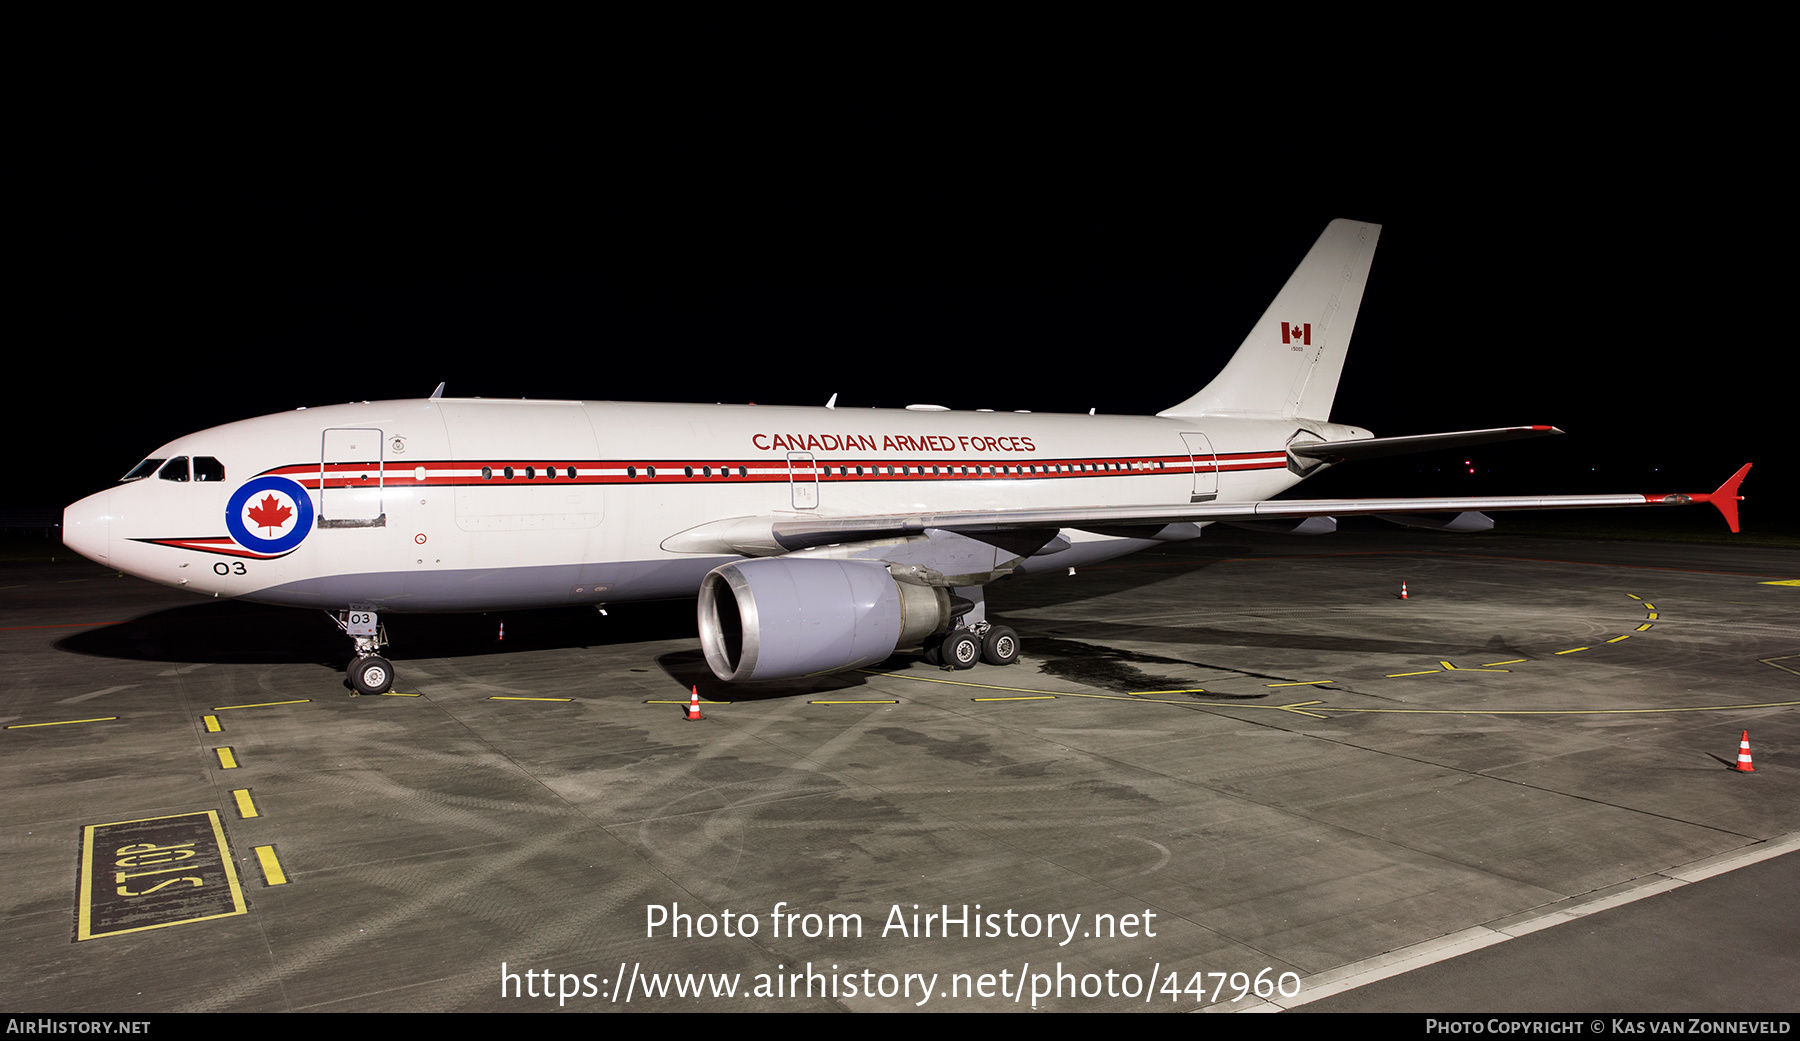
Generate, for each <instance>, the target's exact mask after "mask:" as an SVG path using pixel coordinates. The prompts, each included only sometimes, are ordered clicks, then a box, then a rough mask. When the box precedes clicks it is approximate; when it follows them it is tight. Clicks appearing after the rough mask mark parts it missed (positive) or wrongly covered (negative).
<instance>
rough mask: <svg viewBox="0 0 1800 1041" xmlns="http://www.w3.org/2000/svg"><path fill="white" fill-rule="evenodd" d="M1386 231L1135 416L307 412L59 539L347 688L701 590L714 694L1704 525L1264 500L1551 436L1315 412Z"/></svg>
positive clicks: (139, 487) (1620, 502)
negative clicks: (414, 650) (1162, 595)
mask: <svg viewBox="0 0 1800 1041" xmlns="http://www.w3.org/2000/svg"><path fill="white" fill-rule="evenodd" d="M1379 234H1380V226H1379V225H1376V224H1370V223H1364V222H1358V221H1352V220H1335V221H1332V222H1331V223H1330V224H1329V225H1328V226H1327V227H1326V229H1325V231H1324V233H1323V234H1322V235H1321V236H1320V237H1319V239H1318V241H1317V242H1316V243H1315V244H1314V245H1313V247H1312V249H1311V250H1310V251H1309V252H1308V253H1307V254H1306V256H1305V258H1304V259H1303V260H1302V261H1301V263H1300V265H1299V267H1298V268H1297V269H1296V270H1295V271H1294V273H1293V275H1292V276H1291V277H1290V278H1289V279H1288V281H1287V283H1286V284H1285V285H1284V287H1283V288H1282V289H1281V291H1280V292H1279V293H1278V294H1277V295H1276V297H1275V299H1274V301H1273V302H1272V303H1271V304H1270V306H1269V308H1268V310H1267V311H1266V312H1264V314H1263V317H1262V318H1261V320H1259V321H1258V322H1257V324H1256V325H1255V327H1254V328H1253V329H1252V330H1251V331H1250V333H1249V335H1248V336H1247V337H1246V338H1245V340H1244V342H1243V343H1242V345H1241V346H1239V348H1238V349H1237V351H1236V353H1235V354H1233V356H1232V357H1231V359H1230V361H1229V362H1228V363H1227V364H1226V365H1225V367H1224V369H1223V371H1221V372H1220V373H1219V375H1218V376H1217V377H1216V378H1215V379H1213V380H1212V382H1210V383H1208V384H1206V386H1205V387H1203V388H1202V389H1201V390H1200V391H1199V392H1198V393H1196V394H1194V395H1193V396H1191V397H1189V398H1187V399H1186V400H1184V401H1181V402H1180V403H1178V404H1176V405H1173V406H1171V407H1169V408H1167V409H1164V410H1163V411H1161V412H1158V413H1156V414H1155V415H1153V416H1099V415H1094V414H1091V413H1090V414H1088V415H1045V414H1033V413H1020V412H1013V413H1006V412H988V411H982V412H952V411H949V410H947V409H943V408H941V407H938V406H932V405H910V406H907V407H906V408H900V409H860V408H859V409H847V408H838V407H836V399H835V395H834V396H833V400H832V401H830V402H828V403H827V404H826V405H825V406H824V407H822V408H821V407H773V406H761V405H726V404H716V405H678V404H654V403H644V402H624V401H593V402H584V401H552V400H516V401H515V400H499V399H483V398H450V397H444V396H442V392H443V389H444V388H443V386H442V385H440V386H439V387H438V390H437V392H436V393H434V394H433V395H431V396H430V397H428V398H423V399H415V400H404V401H380V402H367V401H365V402H356V403H351V404H345V405H332V406H326V407H320V408H301V409H297V410H295V411H292V412H287V413H282V414H279V415H272V416H264V417H261V418H257V419H249V420H244V421H241V422H236V423H229V424H226V425H224V426H219V427H214V428H212V429H209V430H203V431H200V432H199V433H195V434H190V435H187V436H185V437H180V438H177V439H175V440H174V441H171V442H169V443H168V444H166V445H164V446H162V447H161V448H159V449H157V450H156V451H155V452H154V453H152V454H151V455H150V456H149V457H148V458H146V459H144V460H143V462H141V463H139V464H138V465H137V466H136V467H134V468H133V469H132V470H131V471H130V472H128V473H127V474H126V475H125V476H124V477H123V478H121V479H120V481H119V483H118V484H116V485H114V486H112V487H110V488H108V489H106V490H103V491H100V492H98V493H96V494H93V495H90V496H88V497H86V498H84V499H81V500H80V501H78V502H76V503H74V504H72V505H70V506H69V507H68V508H67V509H66V510H65V512H64V516H63V532H64V536H63V538H64V542H65V543H66V544H67V545H68V546H69V547H70V548H71V549H74V550H75V551H77V552H79V553H81V554H82V555H83V556H86V557H88V558H89V559H91V560H94V561H96V562H98V563H101V564H103V565H106V566H108V567H111V568H115V569H117V570H119V571H122V572H125V573H129V574H132V575H136V576H138V577H140V578H145V579H148V580H150V581H153V582H159V583H162V584H164V585H169V586H175V587H179V588H183V589H189V590H192V591H194V592H196V593H201V594H210V595H212V596H215V597H235V598H239V599H244V600H252V601H257V602H261V603H267V604H278V605H285V606H290V607H315V608H321V609H324V610H326V611H327V612H328V613H331V614H332V616H333V618H334V620H335V621H336V622H337V624H338V625H339V626H340V627H341V628H342V629H343V630H344V631H345V633H346V634H347V635H348V636H349V637H350V638H351V640H352V642H353V645H354V651H353V657H352V660H351V662H350V665H349V668H348V670H347V682H348V684H349V685H350V687H351V688H352V689H353V690H354V691H355V692H357V693H361V694H379V693H384V692H386V691H387V690H388V689H390V687H391V686H392V684H393V682H394V668H393V665H392V663H391V662H389V661H388V660H387V659H386V658H384V657H382V656H381V655H380V654H378V653H377V652H378V651H380V650H381V649H382V648H383V647H384V646H385V645H386V633H385V628H384V627H383V626H382V624H381V621H380V616H381V614H383V613H388V612H395V613H407V612H420V613H429V612H438V613H453V612H478V611H493V610H500V609H506V608H539V607H555V606H567V605H592V606H594V607H598V608H602V609H604V605H606V604H608V603H614V602H625V601H633V600H652V599H673V598H685V597H690V596H695V595H696V594H697V595H698V598H699V599H698V613H699V626H700V637H701V645H702V648H703V650H704V652H705V656H706V660H707V663H708V665H709V666H710V667H711V669H712V671H713V672H714V674H715V675H717V676H718V677H719V678H720V679H721V680H723V681H726V682H729V683H741V682H757V681H789V682H792V681H797V680H802V679H806V678H810V677H815V676H820V675H825V674H829V673H834V672H839V671H844V670H849V669H855V668H858V667H863V666H867V665H871V664H874V663H876V662H880V661H883V660H885V659H887V658H888V657H889V656H891V655H892V654H893V653H894V652H895V651H896V650H922V651H923V652H924V654H925V657H926V659H927V660H928V661H931V662H933V663H935V664H939V665H941V666H943V667H946V668H969V667H972V666H974V665H975V664H976V663H977V662H982V661H985V662H987V663H989V664H993V665H1006V664H1010V663H1011V662H1013V661H1015V660H1016V659H1017V657H1018V655H1019V638H1018V635H1017V633H1016V632H1014V631H1013V630H1012V629H1011V628H1009V627H1007V626H1004V625H995V624H992V623H990V622H989V621H988V620H987V617H986V601H985V597H984V589H985V587H986V586H987V585H988V584H989V583H992V582H994V581H997V580H999V579H1001V578H1005V577H1008V576H1012V575H1029V574H1034V573H1045V572H1062V571H1065V570H1067V569H1072V568H1077V567H1082V566H1084V565H1088V564H1092V563H1095V562H1098V561H1103V560H1108V559H1111V558H1114V557H1118V556H1122V555H1124V554H1127V553H1131V552H1134V551H1136V550H1139V549H1143V548H1145V547H1148V546H1154V545H1157V544H1158V543H1160V542H1171V541H1182V540H1186V539H1192V538H1197V537H1199V536H1200V535H1201V532H1202V531H1203V529H1205V528H1206V527H1207V526H1209V525H1211V524H1215V523H1221V522H1224V523H1237V524H1247V525H1266V524H1280V525H1283V526H1285V527H1286V528H1287V529H1288V530H1295V531H1299V532H1304V533H1312V532H1321V531H1329V530H1331V529H1333V528H1334V527H1335V525H1336V520H1335V518H1337V517H1342V516H1358V515H1368V516H1376V517H1381V518H1384V519H1387V520H1391V521H1394V522H1395V523H1400V524H1407V525H1414V526H1427V527H1439V528H1446V529H1449V530H1479V529H1483V528H1487V527H1491V526H1492V523H1493V522H1492V521H1491V520H1489V519H1488V518H1487V517H1486V516H1485V514H1486V513H1487V512H1492V511H1503V510H1525V509H1572V508H1587V507H1614V506H1645V505H1681V504H1689V503H1711V504H1712V505H1713V506H1715V507H1716V508H1717V509H1718V510H1719V511H1720V513H1721V514H1722V515H1723V516H1724V517H1725V520H1726V522H1727V524H1728V525H1729V526H1730V528H1731V530H1732V531H1734V532H1735V531H1737V530H1738V518H1737V503H1738V501H1739V499H1740V498H1741V497H1740V496H1739V495H1738V494H1737V490H1738V486H1739V484H1740V483H1741V482H1742V481H1743V479H1744V477H1745V474H1746V473H1747V472H1748V471H1749V469H1750V467H1749V465H1748V464H1746V465H1745V466H1744V467H1743V468H1741V469H1739V470H1738V471H1737V473H1736V474H1734V475H1733V476H1732V477H1731V478H1730V479H1729V480H1727V481H1726V482H1725V483H1724V484H1722V485H1720V486H1719V487H1718V488H1717V489H1715V490H1714V491H1712V492H1703V493H1687V494H1682V493H1674V494H1648V495H1647V494H1612V495H1554V496H1507V497H1461V498H1418V499H1366V500H1353V499H1311V500H1308V499H1277V498H1276V496H1277V495H1278V494H1279V493H1281V492H1283V491H1286V490H1287V489H1289V488H1291V487H1293V486H1294V485H1296V484H1298V483H1299V482H1300V481H1302V480H1304V479H1305V478H1307V477H1310V476H1312V475H1314V474H1317V473H1319V472H1321V471H1323V470H1325V469H1326V468H1328V467H1331V466H1335V465H1337V464H1339V463H1343V462H1353V461H1356V460H1361V459H1368V458H1376V457H1381V456H1388V455H1395V454H1400V453H1405V452H1417V451H1430V450H1436V449H1444V448H1456V447H1463V446H1467V445H1474V444H1482V443H1488V442H1495V441H1504V440H1511V439H1519V438H1530V437H1541V436H1547V435H1552V434H1557V433H1560V432H1561V431H1559V430H1557V429H1556V428H1554V427H1551V426H1544V425H1534V426H1516V427H1501V428H1493V429H1485V430H1470V431H1457V432H1452V433H1442V434H1427V435H1419V436H1407V437H1385V438H1378V437H1375V436H1374V435H1373V434H1372V433H1371V432H1370V431H1368V430H1364V429H1362V428H1360V427H1355V426H1349V425H1345V424H1342V423H1335V422H1331V421H1330V419H1329V416H1330V414H1331V407H1332V402H1333V399H1334V398H1335V396H1336V393H1337V386H1338V381H1339V376H1340V374H1341V373H1342V371H1343V365H1344V360H1345V355H1346V351H1347V348H1348V345H1349V342H1350V337H1351V333H1352V331H1353V330H1354V328H1355V325H1356V316H1357V311H1358V309H1359V307H1360V306H1361V303H1362V296H1363V290H1364V287H1365V285H1366V284H1367V280H1368V274H1369V267H1370V263H1371V261H1372V259H1373V256H1374V252H1375V245H1376V241H1377V239H1378V237H1379Z"/></svg>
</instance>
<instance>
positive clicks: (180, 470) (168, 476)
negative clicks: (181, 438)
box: [156, 455, 188, 481]
mask: <svg viewBox="0 0 1800 1041" xmlns="http://www.w3.org/2000/svg"><path fill="white" fill-rule="evenodd" d="M156 476H157V477H159V478H161V479H162V480H165V481H185V480H187V479H188V457H187V456H185V455H178V456H176V457H175V458H173V459H171V460H169V461H168V462H166V463H164V464H163V468H162V469H161V470H158V471H157V472H156Z"/></svg>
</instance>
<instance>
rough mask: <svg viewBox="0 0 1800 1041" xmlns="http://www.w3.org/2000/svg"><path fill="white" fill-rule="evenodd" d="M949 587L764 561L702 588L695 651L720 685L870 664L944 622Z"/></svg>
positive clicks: (871, 571) (846, 563) (820, 565)
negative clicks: (700, 650) (702, 652)
mask: <svg viewBox="0 0 1800 1041" xmlns="http://www.w3.org/2000/svg"><path fill="white" fill-rule="evenodd" d="M950 610H951V607H950V592H949V590H947V589H941V588H935V587H931V586H923V585H914V584H913V583H910V582H897V581H895V580H894V577H893V575H891V574H889V573H888V570H887V568H886V567H885V566H884V565H882V564H879V563H875V562H873V561H863V560H831V559H807V558H800V557H767V558H759V559H755V560H740V561H737V562H735V563H731V564H725V565H723V566H721V567H718V568H714V569H713V571H712V572H711V573H710V574H708V575H707V576H706V579H705V580H704V581H703V582H701V584H700V645H701V647H702V648H703V649H704V650H705V651H706V664H707V665H709V666H711V667H712V671H713V674H714V675H716V676H718V677H719V678H720V679H722V680H725V681H726V682H744V681H747V680H779V679H795V678H798V677H802V676H816V675H820V674H822V673H828V672H839V671H842V670H844V669H853V668H856V667H857V666H860V665H870V664H873V663H875V662H878V661H881V660H882V659H884V658H886V657H887V656H888V655H890V654H892V653H894V650H895V649H896V648H899V647H915V646H918V645H919V644H920V643H921V642H923V641H924V639H925V638H926V637H927V636H931V635H932V634H934V633H939V632H943V631H945V630H946V629H948V628H949V624H950Z"/></svg>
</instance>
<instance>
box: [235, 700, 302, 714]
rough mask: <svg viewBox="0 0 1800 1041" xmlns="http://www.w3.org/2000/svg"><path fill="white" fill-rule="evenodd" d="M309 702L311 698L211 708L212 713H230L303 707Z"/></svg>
mask: <svg viewBox="0 0 1800 1041" xmlns="http://www.w3.org/2000/svg"><path fill="white" fill-rule="evenodd" d="M311 700H312V699H311V698H296V699H294V700H293V701H259V702H257V703H255V704H253V705H218V706H215V707H214V708H213V711H214V712H230V711H231V710H232V709H234V708H271V707H273V706H275V705H304V704H306V703H307V702H309V701H311Z"/></svg>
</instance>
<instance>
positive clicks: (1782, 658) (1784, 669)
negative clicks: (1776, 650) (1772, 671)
mask: <svg viewBox="0 0 1800 1041" xmlns="http://www.w3.org/2000/svg"><path fill="white" fill-rule="evenodd" d="M1790 658H1800V654H1783V655H1781V656H1780V657H1776V658H1758V659H1756V660H1757V661H1759V662H1762V663H1763V664H1764V665H1773V666H1774V667H1775V668H1777V669H1780V670H1781V671H1782V672H1791V673H1793V674H1794V675H1796V676H1800V670H1796V669H1790V668H1788V667H1787V666H1786V665H1775V663H1776V662H1778V661H1787V660H1788V659H1790Z"/></svg>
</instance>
